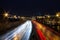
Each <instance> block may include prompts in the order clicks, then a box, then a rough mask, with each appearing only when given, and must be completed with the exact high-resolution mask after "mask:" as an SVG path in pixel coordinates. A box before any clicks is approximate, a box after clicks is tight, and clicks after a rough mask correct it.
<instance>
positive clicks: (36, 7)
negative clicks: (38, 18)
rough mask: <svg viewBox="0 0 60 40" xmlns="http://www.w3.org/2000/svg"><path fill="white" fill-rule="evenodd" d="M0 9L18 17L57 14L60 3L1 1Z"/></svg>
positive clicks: (46, 0) (50, 0)
mask: <svg viewBox="0 0 60 40" xmlns="http://www.w3.org/2000/svg"><path fill="white" fill-rule="evenodd" d="M0 7H2V8H3V9H5V10H7V11H9V12H11V14H17V15H26V16H33V15H44V14H55V13H56V12H58V11H60V1H57V0H56V1H55V0H54V1H53V0H0Z"/></svg>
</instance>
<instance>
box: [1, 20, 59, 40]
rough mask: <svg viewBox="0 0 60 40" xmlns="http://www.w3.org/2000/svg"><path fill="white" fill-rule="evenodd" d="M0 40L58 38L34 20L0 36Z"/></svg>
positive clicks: (55, 39) (45, 39) (54, 39)
mask: <svg viewBox="0 0 60 40" xmlns="http://www.w3.org/2000/svg"><path fill="white" fill-rule="evenodd" d="M0 40H60V36H59V35H57V34H55V33H53V32H52V31H51V30H50V29H49V28H47V27H46V26H45V25H43V24H41V23H38V22H37V21H35V20H32V21H31V20H28V21H26V22H24V23H23V24H22V25H19V26H18V27H17V28H15V29H13V30H11V31H9V32H8V33H6V34H4V35H2V36H0Z"/></svg>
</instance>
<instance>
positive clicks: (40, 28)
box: [33, 21, 60, 40]
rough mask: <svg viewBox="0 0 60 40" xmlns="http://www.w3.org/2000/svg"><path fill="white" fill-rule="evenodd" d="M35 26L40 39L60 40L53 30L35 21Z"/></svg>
mask: <svg viewBox="0 0 60 40" xmlns="http://www.w3.org/2000/svg"><path fill="white" fill-rule="evenodd" d="M33 23H34V25H35V26H36V30H37V33H38V35H39V36H40V38H41V37H42V38H46V39H44V40H60V36H58V35H56V34H54V33H53V32H51V30H49V29H47V28H46V27H45V26H44V25H42V24H40V23H38V22H36V21H33ZM41 40H43V39H41Z"/></svg>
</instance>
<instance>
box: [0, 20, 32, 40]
mask: <svg viewBox="0 0 60 40" xmlns="http://www.w3.org/2000/svg"><path fill="white" fill-rule="evenodd" d="M31 31H32V23H31V21H30V20H28V21H26V22H25V23H24V24H22V25H20V26H18V27H17V28H15V29H14V30H12V31H11V32H8V33H6V34H4V35H3V36H2V37H0V39H1V40H29V37H30V34H31Z"/></svg>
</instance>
